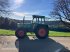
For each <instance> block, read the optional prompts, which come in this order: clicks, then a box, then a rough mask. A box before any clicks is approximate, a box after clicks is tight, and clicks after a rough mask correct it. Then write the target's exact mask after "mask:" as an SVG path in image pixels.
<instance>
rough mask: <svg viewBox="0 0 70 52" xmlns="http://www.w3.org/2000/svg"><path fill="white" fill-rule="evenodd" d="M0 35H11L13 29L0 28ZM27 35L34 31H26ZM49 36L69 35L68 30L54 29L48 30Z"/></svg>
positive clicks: (13, 32)
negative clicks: (58, 30)
mask: <svg viewBox="0 0 70 52" xmlns="http://www.w3.org/2000/svg"><path fill="white" fill-rule="evenodd" d="M0 35H1V36H2V35H3V36H4V35H7V36H11V35H15V31H13V30H5V29H0ZM27 35H34V33H32V34H31V33H27ZM49 36H65V37H66V36H70V32H56V31H50V32H49Z"/></svg>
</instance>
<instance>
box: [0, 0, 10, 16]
mask: <svg viewBox="0 0 70 52" xmlns="http://www.w3.org/2000/svg"><path fill="white" fill-rule="evenodd" d="M9 7H10V5H9V0H0V16H2V14H7V13H8V12H9V9H8V8H9Z"/></svg>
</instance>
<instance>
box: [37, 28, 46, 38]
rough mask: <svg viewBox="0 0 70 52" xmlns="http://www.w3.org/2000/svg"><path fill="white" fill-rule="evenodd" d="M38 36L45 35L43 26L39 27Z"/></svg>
mask: <svg viewBox="0 0 70 52" xmlns="http://www.w3.org/2000/svg"><path fill="white" fill-rule="evenodd" d="M38 34H39V36H41V37H44V36H45V35H46V30H45V29H44V28H41V29H39V32H38Z"/></svg>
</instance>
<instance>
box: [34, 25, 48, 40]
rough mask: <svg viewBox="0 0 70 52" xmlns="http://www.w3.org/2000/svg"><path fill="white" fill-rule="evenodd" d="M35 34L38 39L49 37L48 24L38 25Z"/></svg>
mask: <svg viewBox="0 0 70 52" xmlns="http://www.w3.org/2000/svg"><path fill="white" fill-rule="evenodd" d="M35 34H36V37H37V38H38V39H45V38H48V34H49V29H48V26H38V27H37V28H36V29H35Z"/></svg>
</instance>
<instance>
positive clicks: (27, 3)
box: [10, 0, 54, 19]
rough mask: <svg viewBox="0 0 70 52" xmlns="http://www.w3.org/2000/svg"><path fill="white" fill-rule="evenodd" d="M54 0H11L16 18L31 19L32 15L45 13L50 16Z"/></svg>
mask: <svg viewBox="0 0 70 52" xmlns="http://www.w3.org/2000/svg"><path fill="white" fill-rule="evenodd" d="M53 2H54V0H10V3H11V9H13V14H14V16H11V18H14V19H23V17H24V16H25V17H26V19H31V16H32V15H44V16H47V17H49V13H50V11H52V9H53Z"/></svg>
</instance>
